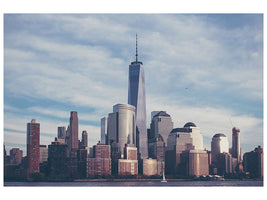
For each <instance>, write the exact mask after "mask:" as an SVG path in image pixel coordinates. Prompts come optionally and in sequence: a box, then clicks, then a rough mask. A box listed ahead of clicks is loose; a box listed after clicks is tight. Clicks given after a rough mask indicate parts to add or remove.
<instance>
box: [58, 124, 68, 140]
mask: <svg viewBox="0 0 267 200" xmlns="http://www.w3.org/2000/svg"><path fill="white" fill-rule="evenodd" d="M65 137H66V127H65V126H60V127H57V138H58V139H63V138H64V139H65Z"/></svg>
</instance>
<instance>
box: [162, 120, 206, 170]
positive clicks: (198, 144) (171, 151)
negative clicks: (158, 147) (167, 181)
mask: <svg viewBox="0 0 267 200" xmlns="http://www.w3.org/2000/svg"><path fill="white" fill-rule="evenodd" d="M189 150H197V151H191V152H190V151H189ZM183 152H184V153H185V154H186V155H191V153H196V152H197V154H199V155H201V158H203V159H206V156H204V152H205V153H207V152H206V151H203V136H202V135H201V133H200V129H199V128H198V127H197V126H196V125H195V124H194V123H192V122H188V123H186V124H185V125H184V127H183V128H175V129H173V130H172V131H171V133H170V134H169V137H168V139H167V147H166V158H165V159H166V173H169V174H179V173H181V172H182V171H184V170H181V168H182V167H183V166H181V154H182V153H183ZM188 152H189V153H188ZM192 155H193V154H192ZM187 157H188V156H187ZM196 158H197V157H196ZM184 164H186V163H184ZM207 165H208V154H207Z"/></svg>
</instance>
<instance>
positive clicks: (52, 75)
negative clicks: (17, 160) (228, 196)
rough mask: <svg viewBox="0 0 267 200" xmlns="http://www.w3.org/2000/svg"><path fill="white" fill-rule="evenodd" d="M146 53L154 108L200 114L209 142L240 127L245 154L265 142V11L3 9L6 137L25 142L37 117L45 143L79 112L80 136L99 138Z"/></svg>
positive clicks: (185, 118)
mask: <svg viewBox="0 0 267 200" xmlns="http://www.w3.org/2000/svg"><path fill="white" fill-rule="evenodd" d="M136 33H137V34H138V53H139V60H140V61H142V62H143V64H144V68H145V79H146V99H147V100H146V101H147V119H148V122H147V126H149V123H150V113H151V111H154V110H164V111H166V112H167V113H168V114H170V115H171V117H172V120H173V122H174V127H175V128H176V127H183V125H184V124H185V123H186V122H189V121H192V122H194V123H195V124H196V125H197V126H198V127H200V130H201V133H202V135H203V137H204V146H205V147H206V148H207V149H210V142H211V139H212V136H213V135H214V134H216V133H224V134H225V135H226V136H227V137H228V140H229V143H230V146H232V145H231V129H232V127H233V126H236V127H238V128H240V131H241V147H242V152H243V153H244V152H247V151H251V150H253V149H254V148H255V146H258V145H263V15H260V14H214V15H205V14H200V15H189V14H157V15H156V14H128V15H126V14H90V15H80V14H73V15H67V14H55V15H50V14H48V15H45V14H42V15H38V14H25V15H16V14H5V15H4V143H5V146H6V149H7V151H8V152H9V150H10V149H11V148H12V147H19V148H21V149H23V152H24V155H26V148H25V147H26V124H27V123H28V122H30V120H31V119H33V118H34V119H36V120H37V122H39V123H40V126H41V141H40V143H41V144H46V145H48V144H50V143H51V141H52V140H54V137H56V136H57V127H58V126H66V127H67V126H68V124H69V117H70V111H78V117H79V138H81V133H82V131H83V130H87V132H88V134H89V145H90V146H91V145H94V144H96V143H97V141H98V140H99V139H100V119H101V118H102V117H104V116H107V115H108V113H110V112H112V106H113V105H115V104H117V103H127V95H128V91H127V90H128V67H129V64H130V62H131V61H134V59H135V57H134V56H135V34H136Z"/></svg>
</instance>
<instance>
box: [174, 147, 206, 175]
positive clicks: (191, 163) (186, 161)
mask: <svg viewBox="0 0 267 200" xmlns="http://www.w3.org/2000/svg"><path fill="white" fill-rule="evenodd" d="M180 159H181V161H180V172H179V174H182V175H185V176H197V177H198V176H201V175H209V161H208V154H207V152H206V151H203V150H185V151H183V152H182V153H181V155H180Z"/></svg>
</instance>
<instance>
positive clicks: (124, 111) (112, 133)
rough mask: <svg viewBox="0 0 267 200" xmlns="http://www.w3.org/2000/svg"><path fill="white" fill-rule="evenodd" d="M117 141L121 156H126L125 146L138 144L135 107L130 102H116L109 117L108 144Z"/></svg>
mask: <svg viewBox="0 0 267 200" xmlns="http://www.w3.org/2000/svg"><path fill="white" fill-rule="evenodd" d="M113 142H116V143H117V144H118V146H119V151H120V154H121V156H120V157H121V158H124V155H123V154H124V151H123V149H124V146H125V144H130V145H134V146H136V123H135V107H134V106H132V105H129V104H116V105H114V106H113V113H110V114H109V117H108V144H112V143H113Z"/></svg>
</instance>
